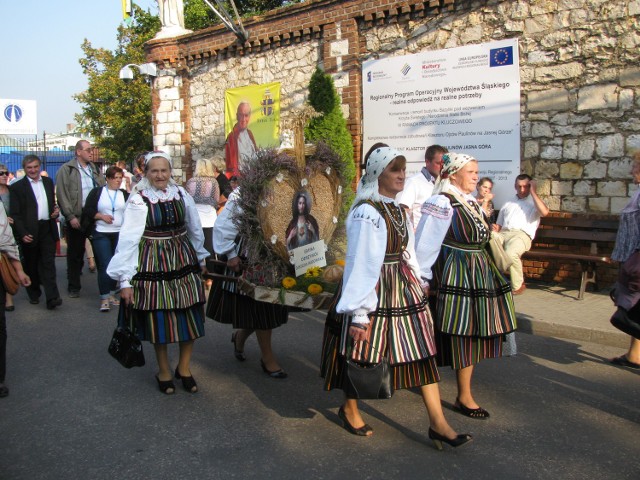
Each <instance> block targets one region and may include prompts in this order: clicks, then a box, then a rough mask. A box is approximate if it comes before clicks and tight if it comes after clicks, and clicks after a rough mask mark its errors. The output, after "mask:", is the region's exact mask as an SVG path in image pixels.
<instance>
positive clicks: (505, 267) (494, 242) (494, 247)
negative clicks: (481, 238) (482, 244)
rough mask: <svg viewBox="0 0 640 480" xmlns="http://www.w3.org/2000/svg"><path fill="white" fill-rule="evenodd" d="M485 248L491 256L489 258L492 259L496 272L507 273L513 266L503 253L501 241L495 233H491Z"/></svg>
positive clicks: (505, 253)
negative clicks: (496, 268)
mask: <svg viewBox="0 0 640 480" xmlns="http://www.w3.org/2000/svg"><path fill="white" fill-rule="evenodd" d="M487 246H488V249H489V254H491V258H493V262H494V263H495V264H496V267H498V270H500V271H501V272H502V273H508V272H509V267H511V265H512V264H513V259H512V258H511V257H510V256H509V255H507V252H505V251H504V247H503V246H502V240H501V239H500V238H499V237H498V234H497V233H496V232H491V237H490V238H489V243H488V244H487Z"/></svg>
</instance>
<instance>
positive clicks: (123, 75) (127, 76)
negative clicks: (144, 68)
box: [120, 65, 133, 82]
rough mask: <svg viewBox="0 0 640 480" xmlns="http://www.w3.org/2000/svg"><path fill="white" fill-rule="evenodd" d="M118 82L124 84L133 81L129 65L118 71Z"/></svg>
mask: <svg viewBox="0 0 640 480" xmlns="http://www.w3.org/2000/svg"><path fill="white" fill-rule="evenodd" d="M120 80H124V81H125V82H130V81H131V80H133V70H131V67H130V66H129V65H125V66H124V67H122V68H121V69H120Z"/></svg>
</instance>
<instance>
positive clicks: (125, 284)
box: [120, 278, 131, 288]
mask: <svg viewBox="0 0 640 480" xmlns="http://www.w3.org/2000/svg"><path fill="white" fill-rule="evenodd" d="M120 288H131V284H130V283H129V279H128V278H123V279H122V280H120Z"/></svg>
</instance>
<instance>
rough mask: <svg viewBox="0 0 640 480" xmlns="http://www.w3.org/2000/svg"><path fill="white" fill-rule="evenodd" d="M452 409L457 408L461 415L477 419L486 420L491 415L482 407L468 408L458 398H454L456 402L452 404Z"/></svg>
mask: <svg viewBox="0 0 640 480" xmlns="http://www.w3.org/2000/svg"><path fill="white" fill-rule="evenodd" d="M453 409H454V410H457V411H458V412H460V413H461V414H462V415H464V416H466V417H469V418H475V419H478V420H486V419H487V418H489V417H490V416H491V415H489V412H487V411H486V410H485V409H484V408H482V407H478V408H469V407H466V406H464V405H463V404H462V402H461V401H460V400H459V399H458V398H456V403H454V404H453Z"/></svg>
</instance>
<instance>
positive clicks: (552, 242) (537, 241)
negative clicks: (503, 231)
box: [523, 217, 619, 300]
mask: <svg viewBox="0 0 640 480" xmlns="http://www.w3.org/2000/svg"><path fill="white" fill-rule="evenodd" d="M618 223H619V222H618V220H597V219H590V218H585V217H571V218H561V217H543V218H541V219H540V227H539V228H538V231H537V232H536V236H535V238H534V240H533V247H532V248H531V250H529V251H528V252H525V254H524V255H523V258H540V259H560V260H572V261H577V262H579V263H580V266H581V269H582V273H581V281H580V292H579V294H578V299H579V300H582V299H583V298H584V292H585V290H586V288H587V285H588V284H589V283H593V284H594V285H595V284H596V266H597V264H598V263H605V264H610V263H612V260H611V250H612V247H611V244H612V242H615V240H616V234H617V232H618ZM559 241H560V242H559ZM563 241H574V242H571V243H572V244H575V245H576V248H575V249H574V251H573V252H572V251H570V250H568V249H567V248H570V247H568V246H567V245H566V243H567V242H564V245H562V246H564V249H561V248H560V244H563ZM580 244H582V245H589V247H590V248H589V252H588V253H586V252H584V253H579V250H580V249H579V248H578V247H577V246H578V245H580ZM583 249H584V248H583Z"/></svg>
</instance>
